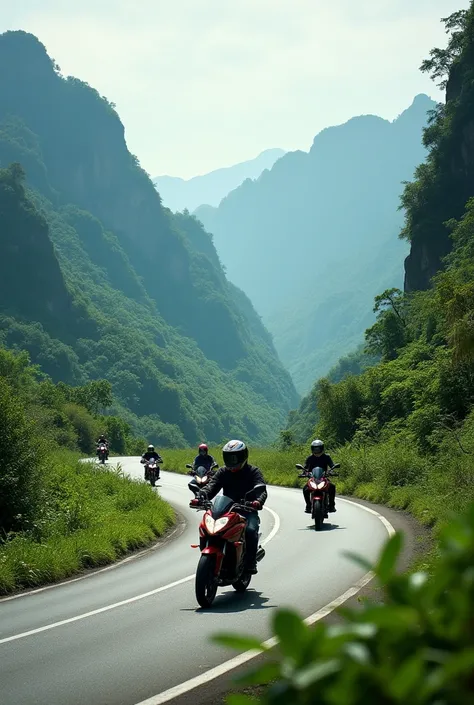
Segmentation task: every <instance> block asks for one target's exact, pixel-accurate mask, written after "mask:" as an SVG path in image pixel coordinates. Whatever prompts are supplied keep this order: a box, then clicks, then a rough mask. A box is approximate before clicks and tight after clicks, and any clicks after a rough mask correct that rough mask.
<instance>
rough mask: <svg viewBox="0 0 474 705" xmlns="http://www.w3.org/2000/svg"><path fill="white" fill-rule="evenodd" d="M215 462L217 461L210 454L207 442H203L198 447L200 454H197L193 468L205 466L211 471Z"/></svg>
mask: <svg viewBox="0 0 474 705" xmlns="http://www.w3.org/2000/svg"><path fill="white" fill-rule="evenodd" d="M215 462H216V461H215V460H214V458H213V457H212V455H209V448H208V446H207V445H206V443H201V445H200V446H199V448H198V455H196V457H195V458H194V462H193V470H196V468H199V467H203V468H206V470H207V471H208V472H210V470H211V468H212V466H213V465H214V463H215Z"/></svg>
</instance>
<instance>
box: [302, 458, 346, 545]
mask: <svg viewBox="0 0 474 705" xmlns="http://www.w3.org/2000/svg"><path fill="white" fill-rule="evenodd" d="M296 467H297V468H298V469H299V470H302V474H301V475H298V477H304V478H305V479H306V480H307V481H308V482H307V487H308V489H309V490H310V493H311V495H310V496H311V518H312V519H313V520H314V529H315V531H321V529H322V528H323V521H324V520H325V519H327V518H328V508H329V494H328V489H329V477H328V473H327V472H326V471H324V470H323V469H322V468H314V469H313V470H305V469H304V467H303V466H302V465H300V464H299V463H298V464H297V465H296ZM340 467H341V466H340V464H339V463H337V464H336V465H334V468H333V469H336V468H340ZM331 474H332V475H334V476H335V477H337V475H336V473H331Z"/></svg>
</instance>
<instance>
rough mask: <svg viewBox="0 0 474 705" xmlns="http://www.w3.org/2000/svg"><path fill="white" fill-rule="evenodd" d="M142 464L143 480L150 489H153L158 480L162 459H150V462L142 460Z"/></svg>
mask: <svg viewBox="0 0 474 705" xmlns="http://www.w3.org/2000/svg"><path fill="white" fill-rule="evenodd" d="M142 462H143V464H144V465H145V480H146V481H148V482H149V483H150V485H151V486H152V487H155V486H156V482H157V480H159V479H160V463H162V462H163V461H162V459H161V458H160V459H159V460H156V458H150V460H142Z"/></svg>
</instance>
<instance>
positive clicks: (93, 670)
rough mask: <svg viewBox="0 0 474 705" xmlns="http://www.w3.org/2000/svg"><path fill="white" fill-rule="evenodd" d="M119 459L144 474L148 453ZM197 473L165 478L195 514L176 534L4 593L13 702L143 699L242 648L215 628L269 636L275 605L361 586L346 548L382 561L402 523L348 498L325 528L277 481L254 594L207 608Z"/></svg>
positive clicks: (122, 703) (2, 681)
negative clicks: (93, 568) (194, 483)
mask: <svg viewBox="0 0 474 705" xmlns="http://www.w3.org/2000/svg"><path fill="white" fill-rule="evenodd" d="M114 460H115V459H114ZM118 460H120V462H121V463H122V465H123V467H124V469H125V470H126V471H127V472H128V473H130V474H131V475H134V476H137V477H141V476H142V466H141V465H140V464H139V463H138V458H121V459H118ZM187 482H188V478H186V477H184V476H180V475H175V474H171V473H163V474H162V479H161V480H160V482H159V487H160V492H161V494H162V496H163V497H164V498H165V499H166V500H168V501H169V502H171V503H172V504H173V506H174V507H176V509H177V510H178V511H179V512H180V513H181V514H182V515H184V516H185V518H186V524H185V525H184V526H183V525H182V524H181V526H180V527H179V528H178V529H177V530H176V533H175V536H174V537H173V538H172V540H169V541H165V542H164V543H163V545H162V546H160V547H158V548H157V549H156V550H150V551H147V552H144V554H143V555H141V556H140V557H137V558H136V559H135V558H134V559H132V560H130V559H128V560H126V561H124V562H122V563H121V564H119V565H117V566H114V567H112V568H108V569H105V570H102V571H99V572H97V573H93V574H90V575H87V576H85V577H82V578H79V579H76V580H73V581H69V582H66V583H63V584H60V585H56V586H53V587H51V588H46V589H40V590H36V591H32V592H30V593H24V594H21V595H18V596H14V597H10V598H6V599H3V600H1V601H0V701H1V703H2V705H19V704H20V703H21V705H64V704H65V703H67V704H68V705H84V703H90V704H91V705H137V704H138V703H142V701H144V700H147V699H149V698H152V697H153V696H156V695H157V694H160V693H163V692H164V691H167V690H168V689H171V688H174V687H175V686H178V685H179V684H182V683H183V682H185V681H187V680H188V679H191V678H194V677H196V676H199V675H202V674H204V673H206V671H208V670H209V669H212V668H214V667H216V666H217V665H219V664H221V663H222V662H224V661H226V660H228V659H230V658H231V657H232V656H234V654H233V653H229V652H228V651H227V650H223V649H221V648H220V647H218V646H215V645H213V644H211V643H210V642H209V636H210V635H212V634H215V633H216V632H221V631H237V632H246V633H248V634H251V635H256V636H259V637H261V638H268V637H269V636H270V630H269V624H270V615H271V613H272V610H273V609H275V608H277V607H281V606H285V605H287V606H288V605H290V606H296V607H297V608H299V610H300V611H301V612H302V613H304V616H308V615H310V614H312V613H315V612H317V611H318V610H321V608H323V607H324V606H325V605H327V604H328V603H330V602H331V601H333V600H334V599H335V598H337V597H338V596H341V595H342V594H343V593H345V592H346V591H347V590H348V588H350V587H351V586H354V585H355V584H357V583H358V582H359V584H361V579H363V577H364V571H363V569H362V568H361V567H359V566H358V565H355V564H353V563H352V562H351V561H350V560H349V559H347V558H346V557H345V556H344V555H343V553H344V551H347V550H352V551H355V552H358V553H361V554H362V555H363V556H364V557H365V558H367V559H369V560H373V559H375V558H376V557H377V554H378V552H379V550H380V548H381V546H382V544H383V542H384V541H385V540H386V539H387V536H388V534H387V531H390V530H391V526H390V524H388V522H387V521H386V520H384V519H383V518H381V517H380V516H378V515H377V514H376V513H375V512H373V511H372V512H371V510H367V509H366V508H364V507H362V506H361V505H357V504H355V503H352V502H348V501H345V500H339V502H338V512H337V513H336V514H334V515H332V517H331V519H332V521H333V522H334V523H333V524H330V525H328V526H326V527H325V529H324V530H323V531H322V532H321V533H315V532H314V530H313V528H312V525H311V519H310V518H309V517H308V515H305V514H304V512H303V498H302V494H301V491H300V490H291V489H284V488H276V487H270V488H269V499H268V501H267V507H268V509H267V510H264V511H263V512H261V521H262V540H263V541H265V540H267V541H268V539H270V540H269V541H268V543H267V545H266V550H267V555H266V556H265V558H264V559H263V561H262V562H261V563H260V564H259V573H258V575H256V576H255V577H254V578H253V580H252V583H251V585H250V588H249V591H248V592H247V593H245V594H243V595H238V594H236V593H235V591H234V590H233V589H232V588H224V589H220V590H219V591H218V595H217V598H216V600H215V603H214V606H213V608H212V609H211V610H209V611H202V610H200V609H199V608H198V605H197V603H196V600H195V596H194V577H193V574H194V571H195V568H196V565H197V561H198V558H199V552H198V550H196V549H194V550H193V549H192V548H191V547H190V544H192V543H195V542H196V540H197V526H198V521H199V518H200V516H201V515H202V514H201V513H199V514H197V513H196V512H195V511H193V510H191V509H189V506H188V503H189V499H190V498H191V493H190V492H189V490H188V489H187V487H186V485H187ZM366 581H367V579H366ZM362 582H363V580H362ZM192 699H193V698H192V693H191V694H190V701H192ZM166 701H167V696H162V697H161V698H153V700H151V701H150V703H151V702H153V703H160V702H166ZM147 705H148V704H147Z"/></svg>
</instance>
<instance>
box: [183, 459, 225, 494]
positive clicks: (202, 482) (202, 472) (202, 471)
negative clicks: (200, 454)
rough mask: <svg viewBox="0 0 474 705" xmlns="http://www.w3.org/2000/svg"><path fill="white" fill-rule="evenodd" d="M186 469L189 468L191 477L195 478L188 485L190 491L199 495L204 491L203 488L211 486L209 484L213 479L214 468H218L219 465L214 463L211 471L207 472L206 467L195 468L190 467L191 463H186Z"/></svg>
mask: <svg viewBox="0 0 474 705" xmlns="http://www.w3.org/2000/svg"><path fill="white" fill-rule="evenodd" d="M186 467H187V468H189V473H188V474H189V475H192V476H193V479H192V480H191V482H190V483H189V484H188V487H189V489H190V490H191V492H193V493H194V495H197V493H198V492H199V491H200V490H202V488H203V487H205V486H206V485H208V484H209V482H210V481H211V480H212V478H213V475H214V473H213V470H214V468H217V467H218V465H217V463H213V464H212V465H211V468H210V469H209V470H206V468H205V467H203V466H202V465H200V466H199V467H197V468H195V467H194V466H193V465H190V464H189V463H186Z"/></svg>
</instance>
